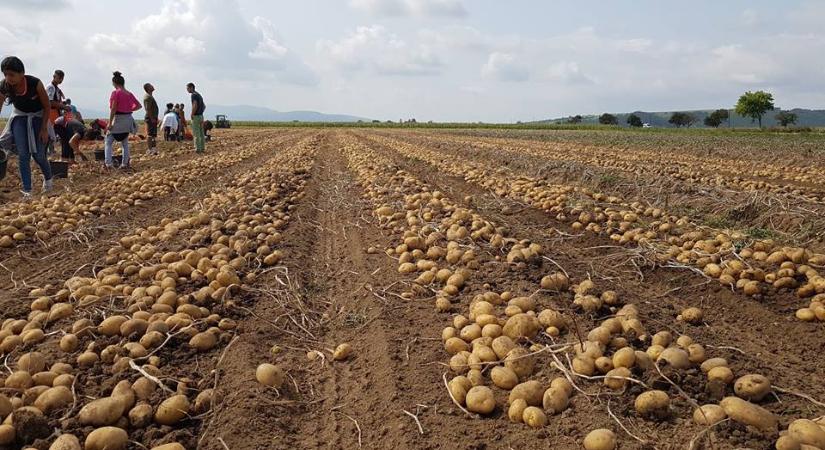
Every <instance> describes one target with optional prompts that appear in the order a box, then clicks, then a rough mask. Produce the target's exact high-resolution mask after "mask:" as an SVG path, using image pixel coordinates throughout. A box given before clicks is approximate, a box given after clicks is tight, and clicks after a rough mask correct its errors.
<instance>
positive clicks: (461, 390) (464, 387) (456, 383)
mask: <svg viewBox="0 0 825 450" xmlns="http://www.w3.org/2000/svg"><path fill="white" fill-rule="evenodd" d="M472 388H473V383H471V382H470V380H469V379H468V378H467V377H465V376H463V375H459V376H457V377H455V378H453V379H452V380H450V381H449V382H448V383H447V389H448V390H449V391H450V395H451V396H452V397H453V398H454V399H455V401H456V402H458V404H460V405H464V404H466V403H467V401H466V400H467V392H469V391H470V389H472Z"/></svg>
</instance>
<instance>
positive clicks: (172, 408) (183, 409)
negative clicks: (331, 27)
mask: <svg viewBox="0 0 825 450" xmlns="http://www.w3.org/2000/svg"><path fill="white" fill-rule="evenodd" d="M188 414H189V399H187V398H186V396H185V395H181V394H179V395H173V396H171V397H169V398H167V399H166V400H164V401H163V402H162V403H161V404H160V406H158V409H157V411H155V422H157V423H159V424H161V425H174V424H176V423H178V422H180V421H181V420H183V419H184V418H186V416H187V415H188Z"/></svg>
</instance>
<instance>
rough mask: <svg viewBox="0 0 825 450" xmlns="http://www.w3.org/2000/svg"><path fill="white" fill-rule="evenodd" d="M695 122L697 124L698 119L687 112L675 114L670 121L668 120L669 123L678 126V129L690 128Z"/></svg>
mask: <svg viewBox="0 0 825 450" xmlns="http://www.w3.org/2000/svg"><path fill="white" fill-rule="evenodd" d="M693 122H696V118H695V117H693V116H692V115H690V114H688V113H686V112H675V113H673V114H672V115H671V116H670V120H668V123H670V124H672V125H674V126H676V128H681V127H688V128H690V126H691V125H693Z"/></svg>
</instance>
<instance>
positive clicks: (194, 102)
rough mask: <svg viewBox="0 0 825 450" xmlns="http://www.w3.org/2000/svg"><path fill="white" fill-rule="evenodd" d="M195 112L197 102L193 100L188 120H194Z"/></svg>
mask: <svg viewBox="0 0 825 450" xmlns="http://www.w3.org/2000/svg"><path fill="white" fill-rule="evenodd" d="M197 110H198V101H197V100H195V99H192V112H191V113H190V114H189V119H190V120H195V111H197Z"/></svg>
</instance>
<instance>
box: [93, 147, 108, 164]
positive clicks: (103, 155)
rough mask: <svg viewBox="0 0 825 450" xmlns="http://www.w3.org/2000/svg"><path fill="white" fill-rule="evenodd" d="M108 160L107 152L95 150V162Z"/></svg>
mask: <svg viewBox="0 0 825 450" xmlns="http://www.w3.org/2000/svg"><path fill="white" fill-rule="evenodd" d="M104 159H106V152H104V151H103V149H100V148H96V149H95V161H103V160H104Z"/></svg>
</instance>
